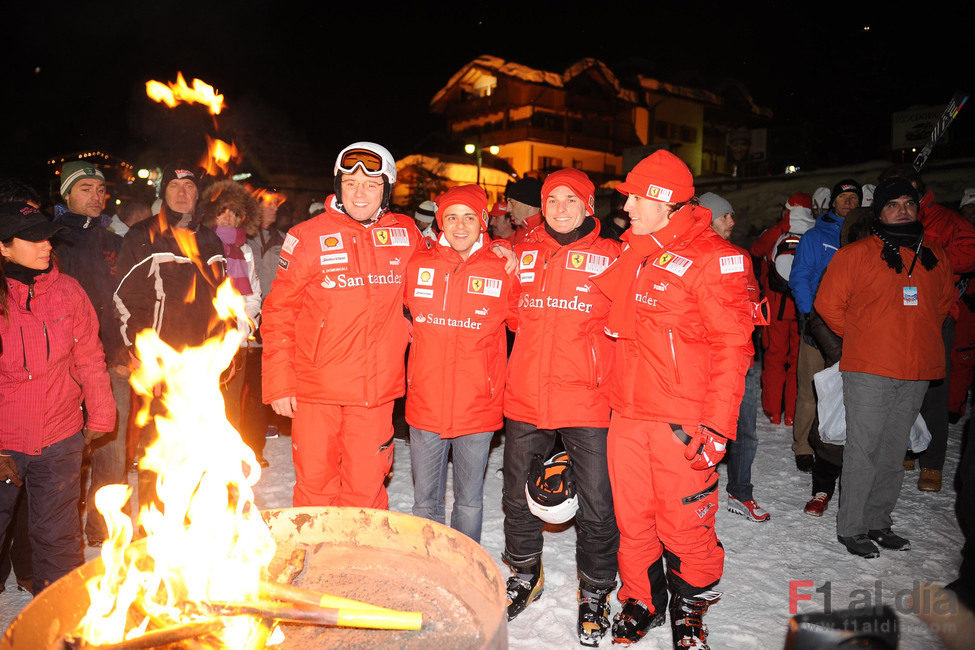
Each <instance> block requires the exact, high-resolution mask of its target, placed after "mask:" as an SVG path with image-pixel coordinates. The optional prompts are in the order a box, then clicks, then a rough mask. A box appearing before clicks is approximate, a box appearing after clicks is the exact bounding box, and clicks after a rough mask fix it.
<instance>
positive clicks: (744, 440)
mask: <svg viewBox="0 0 975 650" xmlns="http://www.w3.org/2000/svg"><path fill="white" fill-rule="evenodd" d="M760 375H761V373H760V372H759V371H758V366H757V365H753V366H752V367H751V368H749V369H748V374H746V375H745V393H744V395H743V396H742V398H741V406H740V407H739V408H738V433H737V438H736V439H735V440H732V441H730V442H729V443H728V453H727V455H726V456H725V458H726V459H727V462H728V494H729V495H731V496H732V497H734V498H736V499H738V500H739V501H750V500H751V499H752V498H753V495H752V462H754V460H755V452H756V451H757V450H758V436H757V435H756V433H755V424H756V423H755V418H756V409H757V408H758V383H759V376H760Z"/></svg>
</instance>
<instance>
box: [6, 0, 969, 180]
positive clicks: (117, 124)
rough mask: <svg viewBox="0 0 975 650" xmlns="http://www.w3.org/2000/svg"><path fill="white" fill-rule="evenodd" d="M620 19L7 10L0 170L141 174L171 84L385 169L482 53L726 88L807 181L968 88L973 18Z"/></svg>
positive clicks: (828, 9) (531, 8)
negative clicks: (760, 116)
mask: <svg viewBox="0 0 975 650" xmlns="http://www.w3.org/2000/svg"><path fill="white" fill-rule="evenodd" d="M632 4H635V3H619V4H617V3H612V2H593V3H565V2H563V3H549V2H546V3H500V2H499V3H492V4H482V3H470V2H467V3H453V4H448V3H440V4H428V3H398V4H394V5H386V4H383V3H379V2H373V3H366V2H356V3H354V5H355V6H354V8H353V3H347V4H342V3H334V2H321V3H315V4H311V3H303V2H237V3H233V4H230V3H226V4H225V3H212V4H211V3H151V4H150V3H142V2H129V3H113V2H99V3H81V2H76V3H72V4H66V3H57V4H56V5H54V6H56V8H55V9H50V8H48V4H47V3H37V2H35V3H17V5H16V6H15V7H10V6H7V7H6V8H5V9H4V16H3V20H4V23H5V25H6V28H5V32H6V33H5V35H4V38H3V39H2V40H3V41H4V42H3V44H2V45H0V51H2V52H3V53H4V60H3V64H2V68H0V69H2V73H0V74H2V75H3V77H4V78H3V87H4V93H3V98H4V99H3V103H4V106H3V117H4V133H5V136H4V137H3V138H2V144H0V148H2V156H0V173H5V174H19V175H22V176H26V177H30V176H33V175H36V174H37V173H38V171H41V172H43V170H44V169H45V168H44V161H45V160H46V159H47V158H49V157H52V156H54V155H55V154H61V153H66V152H71V151H78V150H82V149H85V148H99V149H102V150H107V151H110V152H113V153H116V154H117V155H120V156H123V157H125V158H126V159H128V160H135V159H136V158H137V157H138V155H139V154H140V153H141V152H143V151H144V150H146V149H149V148H151V147H153V146H154V145H158V144H159V143H154V142H151V140H152V138H153V137H154V134H153V131H152V129H147V128H146V125H145V121H146V115H149V116H150V117H151V115H153V114H152V113H151V112H149V113H147V110H149V109H147V108H146V106H147V105H148V104H151V102H150V101H149V100H148V99H147V98H146V97H145V91H144V84H145V82H146V81H147V80H149V79H157V80H160V81H172V80H175V78H176V73H177V71H182V72H183V74H184V75H185V76H186V78H187V81H189V80H190V79H192V78H193V77H199V78H201V79H203V80H204V81H206V82H208V83H210V84H212V85H214V86H215V87H216V88H217V90H218V91H219V92H221V93H223V94H224V96H225V100H226V102H227V105H228V108H227V111H228V115H229V114H230V112H232V111H234V110H235V107H236V108H237V109H238V110H244V107H246V110H248V111H250V112H252V113H253V114H257V115H260V116H261V119H264V120H267V121H268V122H269V123H272V124H274V125H275V127H276V128H280V129H281V130H282V132H287V133H288V134H289V135H290V137H294V138H296V139H300V140H303V141H306V142H307V143H309V144H310V145H311V146H312V147H313V148H314V150H315V151H317V152H320V153H321V157H322V159H323V160H324V161H327V164H328V165H330V164H331V160H333V158H334V155H335V153H336V152H337V150H338V149H339V148H341V147H342V146H344V145H345V144H348V143H349V142H351V141H353V140H358V139H369V140H376V141H378V142H380V143H383V144H386V145H387V146H388V147H389V148H390V149H391V150H392V151H393V153H394V155H395V156H397V157H401V156H403V155H406V154H407V153H410V152H412V151H415V150H416V149H417V148H422V147H423V146H424V143H425V142H428V138H429V134H431V133H436V132H443V129H444V127H443V121H442V119H441V118H440V116H434V115H431V114H430V113H429V110H428V106H429V101H430V99H431V98H432V96H433V94H434V93H435V92H436V91H437V90H438V89H440V88H441V87H442V86H443V85H444V84H445V83H446V81H447V80H448V79H449V77H450V76H451V75H452V74H453V73H454V72H456V71H457V70H458V69H459V68H460V67H461V66H463V65H464V64H465V63H467V62H469V61H470V60H472V59H474V58H475V57H477V56H478V55H480V54H493V55H496V56H500V57H501V58H504V59H508V60H512V61H517V62H519V63H523V64H526V65H529V66H533V67H537V68H543V69H547V70H553V71H559V72H561V71H562V70H564V69H565V67H567V66H568V65H570V64H572V63H573V62H575V61H577V60H579V59H581V58H584V57H595V58H598V59H600V60H602V61H604V62H605V63H607V64H608V65H609V66H610V67H611V68H613V67H615V66H616V65H618V64H623V63H627V62H629V63H633V62H634V61H636V62H638V63H639V65H642V66H644V67H645V68H647V69H648V70H649V71H651V73H652V74H653V75H654V76H656V77H657V78H660V79H662V80H665V81H674V82H677V83H680V82H681V80H682V79H687V78H691V77H689V76H688V75H689V73H690V74H696V76H697V77H699V78H700V77H703V78H704V79H713V80H715V81H717V80H719V79H721V78H723V77H733V78H735V79H738V80H739V81H741V82H742V83H744V84H745V86H746V87H747V88H748V89H749V90H750V91H751V93H752V95H753V97H754V98H755V100H756V101H757V102H758V103H759V104H760V105H762V106H765V107H769V108H772V109H773V111H775V122H774V123H773V128H775V129H776V130H777V132H778V133H779V138H778V141H779V142H781V143H783V144H781V145H780V146H782V147H789V148H790V149H794V151H790V152H789V153H790V154H794V157H795V158H796V159H797V160H801V161H802V162H803V163H804V164H805V165H806V167H807V168H808V167H809V166H816V165H827V164H840V163H850V162H857V161H860V160H864V159H868V158H873V157H876V156H877V153H878V151H879V152H880V153H881V154H882V153H883V151H882V149H883V145H884V143H885V142H884V141H885V138H886V137H887V134H888V133H889V116H890V113H891V112H892V111H896V110H902V109H904V108H907V107H908V106H910V105H912V104H930V105H941V104H944V103H945V102H947V100H948V99H949V97H950V96H951V95H952V93H953V92H954V91H955V90H956V89H960V88H964V89H966V90H969V91H970V92H971V91H973V90H975V84H972V83H971V82H972V77H973V75H972V72H971V70H972V64H973V62H975V55H973V54H975V52H973V50H975V47H973V38H972V34H975V29H973V25H975V23H972V21H971V20H970V19H967V18H964V17H962V16H960V15H957V14H953V13H952V10H951V9H948V8H947V7H944V8H942V9H941V10H940V11H942V12H944V13H938V12H937V11H935V10H932V9H930V8H932V7H938V6H939V5H938V4H937V3H924V4H923V7H924V8H926V9H928V13H927V14H924V13H922V5H920V4H917V3H915V6H912V7H911V9H910V10H909V11H903V10H898V9H894V8H892V5H890V4H888V5H887V8H886V9H884V10H883V13H877V12H876V10H875V9H873V8H872V4H871V5H868V6H864V7H861V6H859V5H860V3H845V4H836V5H832V4H829V3H825V4H824V3H819V4H817V5H815V6H810V7H805V8H802V9H795V8H786V7H785V5H786V3H784V2H776V3H772V2H754V3H745V2H738V3H728V2H721V3H693V2H681V3H660V2H654V3H650V2H644V3H640V4H641V5H646V6H647V8H643V9H633V8H632V6H630V5H632ZM803 4H809V3H803ZM692 5H693V9H689V8H688V7H690V6H692ZM31 6H34V7H40V6H44V7H45V10H44V11H41V10H37V9H31V8H29V7H31ZM954 6H959V5H958V3H955V5H954ZM954 11H957V10H954ZM865 26H869V30H865V29H864V27H865ZM151 110H155V109H151ZM201 111H202V109H201ZM966 111H967V113H970V114H966V112H964V111H963V113H962V115H961V117H959V119H958V121H957V122H958V125H957V126H956V127H953V131H957V132H958V133H957V134H955V133H953V135H954V136H955V137H956V138H958V137H960V138H961V142H962V143H965V142H968V143H971V142H973V139H972V138H971V137H970V136H969V135H967V134H970V133H972V132H973V129H972V128H971V127H970V126H966V125H965V124H963V123H964V122H965V121H966V118H968V119H967V121H968V122H969V124H971V123H975V117H973V114H975V107H973V106H969V107H968V108H967V109H966ZM200 122H201V123H203V124H205V122H206V121H205V120H201V121H200ZM957 149H958V145H955V146H954V149H953V153H955V154H956V155H957V154H958V153H959V152H958V151H957ZM961 153H963V154H964V153H966V152H965V151H962V152H961ZM968 155H975V150H973V151H971V152H968Z"/></svg>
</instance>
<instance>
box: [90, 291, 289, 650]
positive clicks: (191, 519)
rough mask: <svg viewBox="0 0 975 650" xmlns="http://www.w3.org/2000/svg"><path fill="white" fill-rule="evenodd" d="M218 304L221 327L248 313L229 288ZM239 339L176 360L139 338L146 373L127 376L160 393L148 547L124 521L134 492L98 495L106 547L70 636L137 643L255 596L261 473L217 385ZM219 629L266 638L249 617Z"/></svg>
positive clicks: (267, 546) (150, 453)
mask: <svg viewBox="0 0 975 650" xmlns="http://www.w3.org/2000/svg"><path fill="white" fill-rule="evenodd" d="M214 305H215V306H216V308H217V312H218V315H219V317H220V318H221V319H222V320H224V321H225V322H226V321H231V322H232V321H233V320H234V319H237V318H239V316H240V315H242V314H243V313H244V302H243V298H242V297H241V296H240V295H239V294H238V293H236V292H235V291H234V290H233V288H232V286H231V284H230V282H229V281H225V282H224V283H223V284H222V285H221V286H220V287H219V289H218V291H217V298H216V300H215V301H214ZM242 336H243V334H242V333H240V332H239V331H238V330H237V329H233V328H228V329H227V331H226V332H225V333H224V334H223V335H221V336H218V337H214V338H211V339H209V340H207V341H206V342H205V343H204V344H203V345H202V346H200V347H195V348H194V347H188V348H185V349H183V350H180V351H177V350H174V349H173V348H171V347H170V346H168V345H167V344H166V343H164V342H162V341H161V340H160V339H159V337H158V336H157V335H156V333H155V332H153V331H152V330H146V331H143V332H141V333H140V334H139V335H138V337H137V339H136V348H137V349H138V352H139V358H140V359H141V360H142V365H141V366H140V367H139V368H138V369H137V370H136V371H135V372H133V374H132V379H131V381H132V385H133V388H134V390H136V391H138V392H139V393H141V394H143V395H152V394H153V390H154V387H157V386H159V385H162V397H161V400H162V403H163V405H164V407H165V408H164V410H165V413H164V414H162V415H155V416H154V417H155V424H156V429H157V432H158V439H157V441H156V442H155V443H154V444H153V445H152V446H150V447H149V448H148V449H146V452H145V456H144V457H143V459H142V461H141V463H140V468H141V469H144V470H150V471H152V472H155V473H156V474H157V476H158V478H157V482H156V491H157V494H158V497H159V501H160V502H161V503H162V507H157V505H156V504H153V503H146V504H143V505H142V509H141V511H140V512H139V518H138V523H139V525H140V526H141V527H142V528H143V529H144V530H145V533H146V540H145V544H144V545H142V544H141V543H140V544H133V543H132V536H133V524H132V522H131V521H130V520H129V518H128V517H127V516H126V515H125V514H124V512H123V507H124V504H125V503H126V501H127V500H128V497H129V492H130V489H129V488H127V487H126V486H122V485H110V486H107V487H105V488H102V489H101V490H99V491H98V493H97V494H96V497H95V503H96V506H97V507H98V509H99V511H100V512H101V513H102V514H103V515H104V516H105V518H106V521H107V522H108V526H109V534H110V538H109V540H108V541H107V542H106V543H105V544H104V545H103V547H102V551H101V557H102V561H103V563H104V565H105V573H104V574H103V575H102V576H100V577H98V578H95V579H93V580H91V581H90V582H89V583H88V585H87V586H88V591H89V595H90V597H91V603H92V604H91V608H90V609H89V611H88V613H87V614H86V616H85V618H84V620H83V621H82V623H81V625H80V629H79V630H78V634H79V636H80V637H81V638H83V639H85V641H86V642H87V643H89V644H109V643H120V642H122V641H125V640H129V639H133V638H135V637H137V636H139V635H141V634H143V633H145V631H146V630H147V628H148V627H149V626H150V623H151V624H152V626H153V627H155V628H161V627H166V626H174V625H184V624H187V623H194V622H197V621H198V622H201V623H203V622H211V623H212V621H213V619H212V618H210V617H208V616H205V615H204V614H201V613H200V612H201V610H204V609H205V607H196V606H194V604H196V605H199V604H205V603H212V602H220V601H232V602H248V601H250V600H252V599H258V597H259V585H260V581H261V579H262V578H263V577H265V576H263V572H264V570H265V568H266V566H267V564H268V562H270V560H271V558H272V556H273V554H274V550H275V544H274V540H273V539H272V537H271V534H270V532H269V530H268V528H267V526H266V525H265V523H264V521H263V520H262V519H261V515H260V512H259V511H258V509H257V507H256V506H255V504H254V492H253V488H254V486H255V485H256V484H257V481H258V479H259V478H260V475H261V471H260V466H259V465H258V463H257V461H256V459H255V457H254V454H253V452H252V451H251V450H250V449H249V448H248V447H247V446H246V445H245V444H244V443H243V442H242V441H241V439H240V435H239V434H238V433H237V431H235V430H234V429H233V428H232V427H231V426H230V423H229V422H227V419H226V416H225V413H224V402H223V397H222V395H221V393H220V387H219V378H220V374H221V373H222V372H223V371H224V369H225V368H226V367H227V366H228V365H229V363H230V361H231V359H232V358H233V356H234V353H235V352H236V351H237V349H238V347H239V346H240V343H241V337H242ZM146 411H147V409H146V410H144V411H143V412H141V413H140V414H139V417H140V419H141V420H142V421H145V419H146V418H147V417H149V414H148V413H147V412H146ZM222 621H223V623H222V624H220V625H217V626H216V627H217V629H218V633H217V636H218V638H219V644H220V645H221V646H223V647H231V648H247V647H252V646H253V645H254V644H255V643H260V642H261V641H258V640H257V639H259V638H263V635H264V634H265V633H266V629H264V631H261V630H262V628H261V626H260V624H259V621H258V619H256V618H253V617H250V616H232V617H227V618H224V619H222Z"/></svg>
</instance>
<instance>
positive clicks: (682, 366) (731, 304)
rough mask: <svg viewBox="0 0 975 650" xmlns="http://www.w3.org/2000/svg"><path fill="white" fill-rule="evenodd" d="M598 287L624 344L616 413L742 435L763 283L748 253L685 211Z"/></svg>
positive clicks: (625, 256) (619, 348)
mask: <svg viewBox="0 0 975 650" xmlns="http://www.w3.org/2000/svg"><path fill="white" fill-rule="evenodd" d="M627 239H628V243H629V244H630V246H629V248H627V249H626V250H624V251H623V253H622V254H621V255H620V258H619V260H618V261H617V262H616V264H614V265H613V266H612V267H610V268H609V269H608V270H607V271H606V272H605V273H603V274H602V275H601V276H600V277H598V278H596V279H595V282H596V284H597V285H599V287H600V288H601V289H603V291H605V292H606V293H607V294H609V295H610V297H611V298H612V299H613V308H612V313H611V314H610V320H609V324H608V329H609V331H610V332H611V333H613V334H616V335H618V339H617V342H616V357H615V366H614V370H613V375H612V381H611V383H610V404H611V406H612V407H613V410H614V411H619V412H620V413H622V414H623V415H624V416H626V417H629V418H633V419H640V420H652V421H657V422H667V423H671V424H680V425H689V424H694V423H698V424H703V425H705V426H707V427H709V428H711V429H713V430H714V431H716V432H718V433H719V434H721V435H722V436H725V437H726V438H731V439H733V438H734V437H735V433H736V422H737V420H738V407H739V404H740V403H741V398H742V395H743V393H744V390H745V373H746V372H747V370H748V367H749V365H750V364H751V361H752V354H753V349H752V344H751V333H752V328H753V322H752V301H751V300H750V298H749V285H752V286H753V290H754V277H753V276H752V275H751V269H750V268H749V264H747V254H746V253H745V252H744V251H743V250H742V249H740V248H737V247H736V246H734V245H732V244H730V243H729V242H726V241H725V240H723V239H722V238H721V237H720V236H719V235H718V234H717V233H716V232H714V230H712V229H711V213H710V212H709V211H708V210H706V209H704V208H700V207H697V206H694V207H691V206H688V207H684V208H682V209H681V210H678V211H677V212H676V213H675V214H674V215H673V217H672V218H671V220H670V223H669V224H668V225H667V226H665V227H664V228H663V229H661V230H660V231H658V232H656V233H654V234H652V235H636V236H634V235H629V236H628V237H627Z"/></svg>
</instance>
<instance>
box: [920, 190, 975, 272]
mask: <svg viewBox="0 0 975 650" xmlns="http://www.w3.org/2000/svg"><path fill="white" fill-rule="evenodd" d="M917 218H918V221H920V222H921V225H922V226H924V240H925V241H928V242H934V243H935V244H938V245H939V246H941V247H942V248H943V249H945V253H947V254H948V261H950V262H951V270H952V272H954V273H955V279H956V280H957V279H958V277H959V276H960V275H963V274H965V273H971V272H972V271H975V226H973V225H972V224H970V223H968V222H967V221H965V218H964V217H962V216H961V215H960V214H958V213H957V212H955V211H954V210H952V209H950V208H946V207H945V206H943V205H941V204H940V203H935V202H934V192H932V191H931V190H928V191H927V192H925V193H924V196H923V197H921V207H920V210H919V211H918V215H917Z"/></svg>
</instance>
